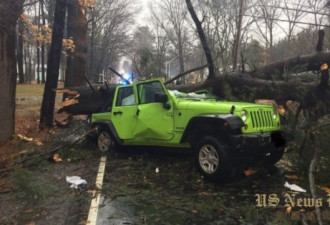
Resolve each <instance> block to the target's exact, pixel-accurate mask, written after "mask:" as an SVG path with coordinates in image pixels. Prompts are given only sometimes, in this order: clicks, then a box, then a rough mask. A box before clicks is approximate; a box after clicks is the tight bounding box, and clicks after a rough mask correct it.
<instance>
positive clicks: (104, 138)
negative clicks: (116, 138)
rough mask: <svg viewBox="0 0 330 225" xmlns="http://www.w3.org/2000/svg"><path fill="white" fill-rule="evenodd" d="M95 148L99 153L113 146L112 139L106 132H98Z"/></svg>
mask: <svg viewBox="0 0 330 225" xmlns="http://www.w3.org/2000/svg"><path fill="white" fill-rule="evenodd" d="M97 146H98V148H99V150H100V151H101V152H107V151H109V150H110V149H111V148H112V147H113V146H114V142H113V139H112V137H111V134H110V133H109V132H108V131H105V130H100V132H99V134H98V136H97Z"/></svg>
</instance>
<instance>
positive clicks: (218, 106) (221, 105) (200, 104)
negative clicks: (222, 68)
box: [176, 99, 273, 113]
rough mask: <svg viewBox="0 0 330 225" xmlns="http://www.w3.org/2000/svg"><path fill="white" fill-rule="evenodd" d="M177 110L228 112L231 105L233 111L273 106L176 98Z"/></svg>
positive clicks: (270, 107)
mask: <svg viewBox="0 0 330 225" xmlns="http://www.w3.org/2000/svg"><path fill="white" fill-rule="evenodd" d="M176 102H177V109H178V110H210V111H213V110H215V111H216V112H219V113H230V111H231V109H232V107H233V106H234V107H235V112H240V111H242V110H243V109H248V108H258V107H262V108H269V109H272V108H273V107H272V106H270V105H261V104H254V103H248V102H227V101H216V100H204V99H193V100H188V99H177V101H176Z"/></svg>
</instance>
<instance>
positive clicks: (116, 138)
mask: <svg viewBox="0 0 330 225" xmlns="http://www.w3.org/2000/svg"><path fill="white" fill-rule="evenodd" d="M92 127H99V128H101V129H105V130H107V131H109V133H110V135H111V136H112V138H113V139H114V141H115V142H116V143H117V144H119V145H121V144H122V142H123V141H122V140H121V139H120V138H119V136H118V133H117V131H116V128H115V126H114V125H113V123H112V122H111V121H108V120H107V121H97V122H94V123H92Z"/></svg>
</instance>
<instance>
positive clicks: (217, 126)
mask: <svg viewBox="0 0 330 225" xmlns="http://www.w3.org/2000/svg"><path fill="white" fill-rule="evenodd" d="M207 126H208V127H209V132H211V133H212V132H213V131H214V132H218V131H224V132H226V133H229V132H230V131H234V130H240V128H242V127H243V126H244V123H243V121H242V119H241V118H240V117H239V116H236V115H232V114H222V115H200V116H195V117H193V118H191V119H190V121H189V123H188V125H187V126H186V129H185V131H184V133H183V135H182V138H181V141H180V142H181V143H183V142H188V141H189V138H190V135H191V134H192V132H196V130H197V131H198V129H200V128H202V130H201V132H202V131H205V127H207Z"/></svg>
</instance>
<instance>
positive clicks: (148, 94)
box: [137, 82, 165, 104]
mask: <svg viewBox="0 0 330 225" xmlns="http://www.w3.org/2000/svg"><path fill="white" fill-rule="evenodd" d="M137 88H138V93H139V102H140V104H145V103H152V102H156V101H155V94H156V93H165V92H164V90H163V87H162V85H161V84H160V83H159V82H151V83H143V84H139V85H138V86H137Z"/></svg>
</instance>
